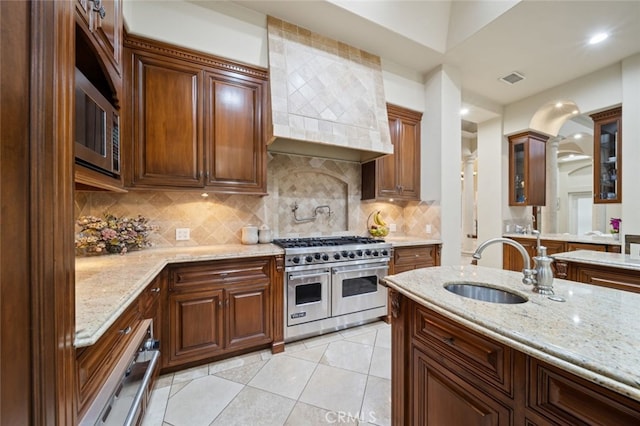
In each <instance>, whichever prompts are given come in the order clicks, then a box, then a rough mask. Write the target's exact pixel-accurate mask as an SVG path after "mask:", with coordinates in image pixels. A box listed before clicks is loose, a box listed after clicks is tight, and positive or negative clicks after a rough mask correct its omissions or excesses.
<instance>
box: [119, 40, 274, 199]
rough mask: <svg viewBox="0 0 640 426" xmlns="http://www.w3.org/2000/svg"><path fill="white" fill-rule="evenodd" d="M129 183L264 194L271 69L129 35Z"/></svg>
mask: <svg viewBox="0 0 640 426" xmlns="http://www.w3.org/2000/svg"><path fill="white" fill-rule="evenodd" d="M124 64H125V81H126V82H127V84H126V90H125V92H126V93H127V99H128V101H127V104H126V108H127V109H128V108H130V110H131V111H130V113H128V114H126V116H127V119H128V120H127V121H126V123H125V126H126V127H125V129H126V132H127V139H130V141H131V147H130V148H131V149H130V151H129V152H131V158H130V163H129V167H128V168H125V172H127V169H128V172H127V177H126V182H127V184H128V185H130V186H132V187H139V188H182V189H184V188H189V187H191V188H199V189H203V188H205V189H206V190H211V191H214V192H224V193H242V194H257V195H264V194H265V193H266V143H265V124H266V121H265V115H266V98H267V95H266V90H267V72H266V71H265V70H262V69H256V68H252V67H249V66H246V65H243V64H238V63H232V62H229V61H227V60H222V59H220V58H216V57H213V56H209V55H205V54H202V53H198V52H194V51H190V50H187V49H183V48H178V47H175V46H171V45H167V44H164V43H161V42H156V41H152V40H147V39H142V38H136V37H127V39H126V40H125V58H124Z"/></svg>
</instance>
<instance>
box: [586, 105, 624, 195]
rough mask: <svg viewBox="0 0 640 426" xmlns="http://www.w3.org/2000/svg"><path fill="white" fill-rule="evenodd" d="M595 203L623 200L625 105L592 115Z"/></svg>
mask: <svg viewBox="0 0 640 426" xmlns="http://www.w3.org/2000/svg"><path fill="white" fill-rule="evenodd" d="M591 118H592V119H593V202H594V203H596V204H597V203H621V202H622V107H618V108H613V109H610V110H607V111H602V112H599V113H597V114H592V115H591Z"/></svg>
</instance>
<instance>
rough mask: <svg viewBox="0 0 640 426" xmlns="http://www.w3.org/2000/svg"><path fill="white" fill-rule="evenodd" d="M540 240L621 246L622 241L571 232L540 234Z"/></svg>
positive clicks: (527, 236) (524, 235)
mask: <svg viewBox="0 0 640 426" xmlns="http://www.w3.org/2000/svg"><path fill="white" fill-rule="evenodd" d="M503 237H507V238H528V239H532V240H535V239H536V238H537V237H536V236H535V235H533V234H515V233H511V234H504V235H503ZM540 239H541V240H552V241H565V242H568V243H587V244H607V245H610V246H621V245H622V243H621V242H620V241H618V240H614V239H613V237H612V236H609V235H572V234H542V235H540Z"/></svg>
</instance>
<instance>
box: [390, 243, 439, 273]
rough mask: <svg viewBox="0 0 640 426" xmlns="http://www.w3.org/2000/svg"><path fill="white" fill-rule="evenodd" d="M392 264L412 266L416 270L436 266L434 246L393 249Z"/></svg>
mask: <svg viewBox="0 0 640 426" xmlns="http://www.w3.org/2000/svg"><path fill="white" fill-rule="evenodd" d="M393 262H394V264H395V265H396V266H405V265H414V266H415V267H416V268H418V267H428V266H436V246H431V245H430V246H414V247H397V248H394V250H393Z"/></svg>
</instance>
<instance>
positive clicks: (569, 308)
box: [385, 253, 640, 401]
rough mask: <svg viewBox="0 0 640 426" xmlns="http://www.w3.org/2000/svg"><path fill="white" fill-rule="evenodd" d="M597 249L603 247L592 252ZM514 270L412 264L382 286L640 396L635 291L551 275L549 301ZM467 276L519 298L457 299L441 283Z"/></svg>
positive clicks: (639, 329) (526, 350)
mask: <svg viewBox="0 0 640 426" xmlns="http://www.w3.org/2000/svg"><path fill="white" fill-rule="evenodd" d="M598 254H599V255H602V254H603V253H598ZM521 279H522V274H521V273H518V272H512V271H504V270H501V269H494V268H486V267H481V266H471V265H465V266H462V265H461V266H442V267H434V268H424V269H417V270H413V271H408V272H403V273H401V274H397V275H391V276H388V277H386V278H385V281H386V282H387V283H388V285H389V286H390V287H392V288H394V289H396V290H398V291H400V292H401V293H402V294H404V295H406V296H408V297H410V298H411V299H413V300H415V301H416V302H418V303H420V304H422V305H424V306H426V307H428V308H431V309H433V310H435V311H437V312H439V313H441V314H442V315H445V316H446V317H448V318H451V319H453V320H455V321H456V322H458V323H460V324H462V325H464V326H467V327H469V328H470V329H472V330H475V331H476V332H478V333H480V334H483V335H486V336H488V337H491V338H492V339H495V340H497V341H499V342H502V343H504V344H506V345H508V346H510V347H513V348H515V349H517V350H519V351H521V352H524V353H526V354H529V355H531V356H533V357H535V358H538V359H540V360H543V361H546V362H548V363H549V364H552V365H555V366H557V367H559V368H562V369H563V370H565V371H568V372H570V373H573V374H575V375H577V376H580V377H582V378H585V379H587V380H589V381H591V382H594V383H597V384H600V385H602V386H604V387H606V388H609V389H611V390H613V391H615V392H618V393H620V394H623V395H626V396H629V397H631V398H633V399H635V400H636V401H640V351H638V341H640V322H639V321H638V320H637V311H638V306H640V294H636V293H631V292H625V291H621V290H614V289H610V288H606V287H599V286H593V285H589V284H583V283H574V282H572V281H567V280H561V279H555V280H554V289H555V293H556V295H557V296H561V297H563V298H565V299H566V302H555V301H552V300H550V299H549V298H548V297H547V296H543V295H539V294H537V293H533V292H532V291H531V287H530V286H526V285H524V284H522V282H521ZM451 281H457V282H462V281H472V282H482V283H487V284H489V285H491V286H494V287H499V288H504V289H509V290H511V291H513V292H516V293H518V294H520V295H523V296H525V297H527V298H528V301H527V302H526V303H523V304H515V305H507V304H494V303H488V302H481V301H476V300H473V299H469V298H464V297H461V296H458V295H456V294H453V293H450V292H448V291H447V290H445V289H444V283H446V282H451Z"/></svg>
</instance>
